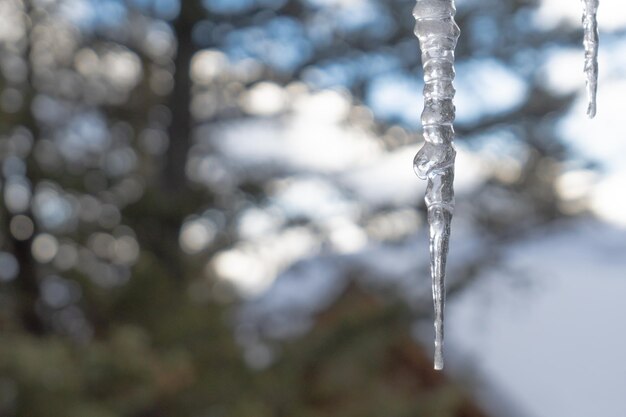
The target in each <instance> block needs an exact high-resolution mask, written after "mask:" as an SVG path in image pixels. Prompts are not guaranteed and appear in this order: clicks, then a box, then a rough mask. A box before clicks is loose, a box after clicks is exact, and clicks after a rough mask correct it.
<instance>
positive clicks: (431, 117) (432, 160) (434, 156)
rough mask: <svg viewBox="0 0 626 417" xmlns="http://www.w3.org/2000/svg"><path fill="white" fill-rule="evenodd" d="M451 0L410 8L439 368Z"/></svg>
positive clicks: (450, 205)
mask: <svg viewBox="0 0 626 417" xmlns="http://www.w3.org/2000/svg"><path fill="white" fill-rule="evenodd" d="M455 13H456V8H455V5H454V1H453V0H418V1H417V4H416V5H415V8H414V9H413V16H414V17H415V20H416V24H415V35H416V36H417V38H418V39H419V43H420V48H421V50H422V65H423V67H424V83H425V85H424V111H423V112H422V125H423V128H424V140H425V141H426V142H425V144H424V146H423V147H422V149H421V150H420V151H419V152H418V153H417V155H416V156H415V160H414V163H413V167H414V169H415V172H416V174H417V175H418V176H419V177H420V178H422V179H427V180H428V186H427V189H426V198H425V201H426V206H427V208H428V222H429V224H430V257H431V262H430V268H431V278H432V289H433V303H434V307H435V323H434V325H435V360H434V366H435V369H438V370H440V369H443V339H444V325H443V319H444V305H445V285H444V282H445V270H446V259H447V256H448V247H449V240H450V224H451V221H452V214H453V209H454V188H453V182H454V160H455V157H456V150H455V148H454V144H453V140H454V128H453V127H452V123H453V121H454V116H455V107H454V103H453V101H452V100H453V98H454V94H455V89H454V86H453V85H452V81H453V80H454V75H455V73H454V49H455V47H456V43H457V40H458V38H459V34H460V30H459V27H458V26H457V24H456V22H455V21H454V15H455Z"/></svg>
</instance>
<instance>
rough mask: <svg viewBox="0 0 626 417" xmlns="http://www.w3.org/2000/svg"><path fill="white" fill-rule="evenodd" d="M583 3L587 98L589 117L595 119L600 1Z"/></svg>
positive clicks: (585, 0)
mask: <svg viewBox="0 0 626 417" xmlns="http://www.w3.org/2000/svg"><path fill="white" fill-rule="evenodd" d="M582 2H583V30H584V32H585V37H584V40H583V45H584V47H585V76H586V78H587V97H588V99H589V105H588V107H587V115H588V116H589V118H593V117H594V116H595V115H596V93H597V90H598V38H599V35H598V21H597V18H596V15H597V12H598V3H599V1H598V0H582Z"/></svg>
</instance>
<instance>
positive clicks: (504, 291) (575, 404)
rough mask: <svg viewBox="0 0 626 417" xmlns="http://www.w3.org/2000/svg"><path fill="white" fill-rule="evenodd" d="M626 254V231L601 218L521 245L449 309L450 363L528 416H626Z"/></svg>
mask: <svg viewBox="0 0 626 417" xmlns="http://www.w3.org/2000/svg"><path fill="white" fill-rule="evenodd" d="M625 251H626V231H624V230H621V229H617V228H615V227H614V226H611V225H609V224H605V223H601V222H599V221H597V220H592V219H588V220H586V221H583V222H578V223H576V222H570V223H568V224H564V225H559V226H556V227H553V228H551V229H550V230H546V231H544V232H543V233H542V234H540V235H536V236H533V237H531V238H529V239H528V240H526V241H525V242H523V243H521V244H519V245H516V246H515V247H513V248H511V250H510V251H509V253H508V259H507V262H506V264H505V267H504V268H502V270H500V271H494V272H493V273H491V274H489V275H488V276H486V277H485V278H484V279H482V280H480V281H477V285H476V287H474V288H472V290H470V291H467V292H465V293H464V294H462V296H460V297H458V298H454V299H453V300H451V302H450V303H449V304H448V316H447V323H448V327H447V328H448V346H453V347H454V348H453V349H451V351H450V356H455V355H456V356H457V358H456V359H457V360H459V359H461V358H462V359H463V360H465V361H468V360H470V361H471V362H472V363H474V366H475V367H476V368H478V369H479V370H480V372H481V373H482V374H483V376H484V379H486V380H487V381H489V385H491V386H496V387H498V391H499V392H500V393H501V394H503V395H505V396H506V397H508V398H510V399H511V401H512V402H513V403H516V404H520V405H522V408H523V409H524V410H525V411H526V413H527V415H529V416H534V417H554V416H568V417H588V416H596V415H597V416H603V417H623V416H624V415H626V398H624V395H623V394H624V387H626V362H624V360H623V353H624V351H626V335H624V333H623V332H622V331H621V326H620V324H619V322H620V320H621V318H622V317H624V316H625V315H626V304H624V302H623V298H624V294H626V273H625V271H626V258H624V257H623V256H621V254H623V253H624V252H625ZM507 271H518V273H519V275H517V274H516V275H511V274H510V273H508V272H507ZM451 362H454V363H458V362H457V361H455V360H451Z"/></svg>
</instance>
